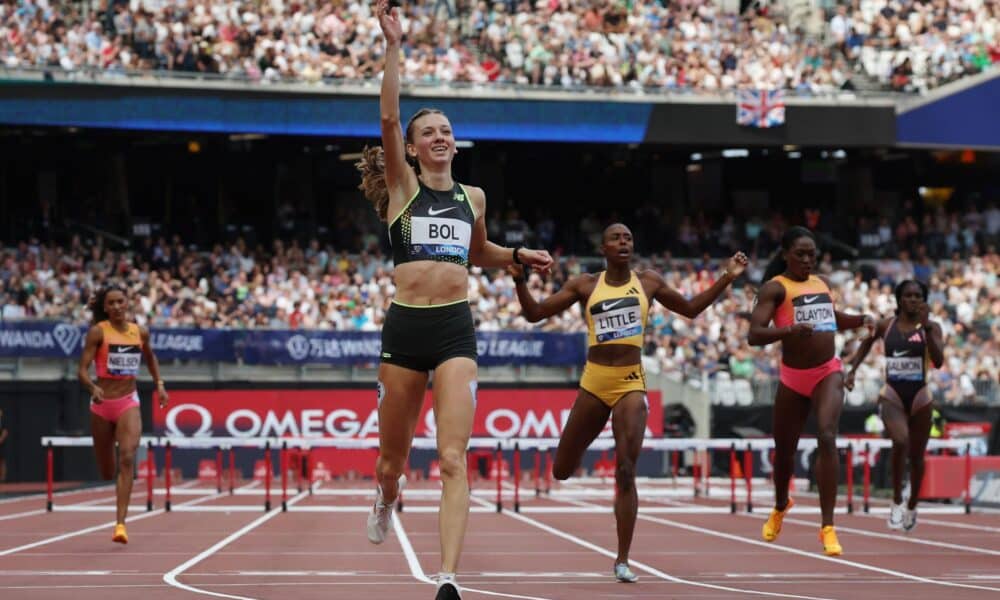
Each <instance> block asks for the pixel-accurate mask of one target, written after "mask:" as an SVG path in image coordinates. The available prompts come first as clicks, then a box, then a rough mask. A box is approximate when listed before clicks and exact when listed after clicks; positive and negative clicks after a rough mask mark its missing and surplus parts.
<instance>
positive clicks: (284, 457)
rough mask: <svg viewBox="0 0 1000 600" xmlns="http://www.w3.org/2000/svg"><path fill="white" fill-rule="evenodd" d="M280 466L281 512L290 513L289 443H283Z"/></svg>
mask: <svg viewBox="0 0 1000 600" xmlns="http://www.w3.org/2000/svg"><path fill="white" fill-rule="evenodd" d="M278 464H279V465H280V466H281V512H288V442H281V454H279V455H278Z"/></svg>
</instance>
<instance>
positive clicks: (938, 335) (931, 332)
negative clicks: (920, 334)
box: [920, 302, 944, 369]
mask: <svg viewBox="0 0 1000 600" xmlns="http://www.w3.org/2000/svg"><path fill="white" fill-rule="evenodd" d="M930 312H931V309H930V307H929V306H927V303H926V302H924V304H923V306H922V307H921V309H920V325H921V326H922V327H923V328H924V331H926V332H927V333H926V335H925V339H926V340H927V354H928V355H929V356H930V358H931V364H933V365H934V368H935V369H940V368H941V365H943V364H944V334H943V333H942V332H941V326H940V325H938V324H937V323H935V322H934V321H931V320H930Z"/></svg>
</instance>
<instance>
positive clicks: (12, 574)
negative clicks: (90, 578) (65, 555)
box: [0, 570, 114, 577]
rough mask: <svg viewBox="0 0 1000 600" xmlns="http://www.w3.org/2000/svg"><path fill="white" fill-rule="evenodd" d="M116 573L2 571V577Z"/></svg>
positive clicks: (110, 573) (108, 572)
mask: <svg viewBox="0 0 1000 600" xmlns="http://www.w3.org/2000/svg"><path fill="white" fill-rule="evenodd" d="M112 574H114V571H17V570H15V571H0V577H15V576H29V577H33V576H36V575H39V576H42V577H75V576H77V575H80V576H84V575H112Z"/></svg>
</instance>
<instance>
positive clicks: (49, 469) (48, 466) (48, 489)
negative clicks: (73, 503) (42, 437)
mask: <svg viewBox="0 0 1000 600" xmlns="http://www.w3.org/2000/svg"><path fill="white" fill-rule="evenodd" d="M54 461H55V458H54V456H53V452H52V440H49V447H48V450H46V451H45V493H46V496H47V500H46V501H45V510H47V511H49V512H52V496H53V494H52V478H53V477H55V462H54Z"/></svg>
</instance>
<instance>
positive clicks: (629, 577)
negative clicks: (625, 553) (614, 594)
mask: <svg viewBox="0 0 1000 600" xmlns="http://www.w3.org/2000/svg"><path fill="white" fill-rule="evenodd" d="M615 579H617V580H618V581H619V582H620V583H635V582H636V581H639V576H638V575H636V574H635V573H633V572H632V569H630V568H628V565H626V564H625V563H615Z"/></svg>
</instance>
